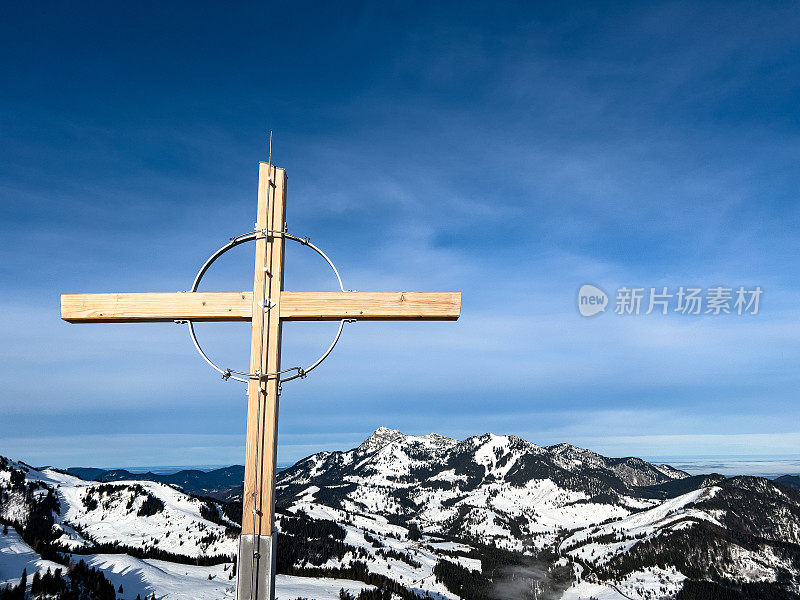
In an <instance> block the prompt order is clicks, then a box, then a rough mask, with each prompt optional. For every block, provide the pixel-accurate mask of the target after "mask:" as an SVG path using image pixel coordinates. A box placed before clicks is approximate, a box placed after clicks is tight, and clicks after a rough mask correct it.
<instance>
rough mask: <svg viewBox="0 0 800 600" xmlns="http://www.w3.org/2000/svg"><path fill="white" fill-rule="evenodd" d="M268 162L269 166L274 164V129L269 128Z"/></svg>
mask: <svg viewBox="0 0 800 600" xmlns="http://www.w3.org/2000/svg"><path fill="white" fill-rule="evenodd" d="M267 163H268V164H269V166H270V167H271V166H272V129H270V130H269V154H268V158H267ZM271 177H272V173H270V178H271Z"/></svg>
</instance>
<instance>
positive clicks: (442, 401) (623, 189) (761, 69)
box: [0, 2, 800, 466]
mask: <svg viewBox="0 0 800 600" xmlns="http://www.w3.org/2000/svg"><path fill="white" fill-rule="evenodd" d="M799 27H800V10H799V9H798V8H797V5H796V4H793V3H774V4H771V5H770V6H757V5H754V4H752V3H748V4H745V3H740V4H737V3H703V4H700V3H685V4H679V3H648V4H647V5H644V4H641V3H630V4H623V3H615V4H607V5H601V4H598V3H586V4H573V5H572V6H571V7H569V8H565V7H564V6H562V5H561V3H557V4H552V5H548V4H537V5H534V4H533V3H525V4H523V3H520V4H513V3H508V4H500V5H498V4H496V3H491V4H490V3H485V4H480V3H467V4H465V3H434V4H433V5H431V4H430V3H420V4H413V3H407V2H406V3H396V4H390V3H365V4H358V3H347V4H338V5H334V4H330V3H327V4H323V3H318V4H314V3H303V2H300V3H293V4H292V5H291V6H289V5H287V4H285V3H281V4H268V3H252V4H248V3H244V2H242V3H212V2H200V3H197V2H195V3H180V2H174V3H148V2H143V3H127V4H124V3H95V4H92V3H82V4H80V5H75V4H67V3H36V4H30V3H16V4H9V5H8V6H6V7H5V15H4V18H3V20H2V23H0V66H1V67H2V68H0V81H2V83H1V84H0V85H1V86H2V87H1V88H0V89H1V90H2V94H0V139H2V144H0V317H2V318H0V340H2V344H0V381H2V388H1V389H0V414H2V415H3V418H2V425H1V426H0V454H7V455H10V456H13V457H16V458H21V459H24V460H28V461H29V462H33V463H36V464H56V465H60V466H67V465H78V464H81V465H96V466H135V465H164V464H181V465H187V464H226V463H235V462H241V461H242V459H243V437H244V417H245V396H244V391H243V389H242V387H241V386H239V385H238V384H234V383H225V382H223V381H221V380H220V379H219V378H218V377H217V376H215V374H214V373H213V372H212V371H210V369H208V368H207V367H206V366H205V365H204V363H203V362H202V361H201V360H200V359H199V358H198V357H197V356H196V355H195V354H194V351H193V349H192V347H191V345H190V343H189V340H188V339H187V336H186V332H185V331H184V329H183V328H180V327H178V326H177V325H173V324H151V325H84V326H78V325H68V324H66V323H63V322H61V321H60V319H59V294H60V293H66V292H104V291H179V290H183V289H186V288H187V287H188V286H189V285H190V284H191V281H192V278H193V276H194V273H195V272H196V270H197V268H198V267H199V265H200V264H202V262H203V261H204V260H205V258H206V257H207V256H208V255H209V254H210V253H211V252H212V251H213V250H215V249H216V248H217V247H218V246H220V245H221V244H222V243H224V242H225V241H226V240H227V238H228V237H230V236H232V235H235V234H237V233H241V232H245V231H248V230H249V229H250V228H251V226H252V222H253V218H254V212H255V202H256V196H255V194H256V182H257V163H258V161H259V160H264V159H265V158H266V139H267V131H268V130H269V129H273V130H274V131H275V143H274V153H273V157H274V162H276V163H277V164H278V165H280V166H282V167H284V168H286V170H287V172H288V174H289V191H288V209H287V211H288V221H289V228H290V230H291V231H292V232H295V233H297V234H299V235H308V236H310V237H311V239H312V240H313V241H314V242H315V243H317V244H318V245H320V246H321V247H322V248H324V249H325V250H326V252H328V253H329V255H330V256H331V257H332V258H333V259H334V260H335V262H336V263H337V265H338V266H339V268H340V271H341V272H342V275H343V277H344V280H345V286H346V287H348V288H353V289H358V290H361V291H367V290H376V291H399V290H409V291H411V290H423V291H449V290H461V291H463V293H464V300H463V312H462V315H463V316H462V318H461V320H460V321H459V322H458V323H394V324H392V323H387V324H379V323H359V324H355V325H353V326H351V327H348V329H347V331H346V333H345V336H344V337H343V339H342V342H341V345H340V347H338V348H337V350H336V352H335V354H334V355H333V356H332V357H331V359H330V360H329V361H328V362H327V363H325V365H323V366H322V367H320V368H319V369H318V370H317V371H316V372H315V373H314V374H313V376H311V377H310V378H309V379H307V380H305V381H302V382H296V383H292V384H287V386H286V388H285V392H284V396H283V398H282V406H281V417H280V459H281V461H283V462H286V461H292V460H295V459H297V458H300V457H302V456H304V455H307V454H309V453H311V452H313V451H316V450H319V449H334V448H349V447H352V446H353V445H355V444H357V443H358V442H359V441H360V440H361V439H363V438H364V437H365V436H366V435H368V434H369V433H370V432H371V431H372V430H373V429H375V428H376V427H378V426H380V425H386V426H389V427H394V428H398V429H401V430H403V431H406V432H408V433H427V432H429V431H437V432H439V433H443V434H448V435H452V436H456V437H464V436H468V435H472V434H479V433H483V432H485V431H487V430H490V431H493V432H495V433H513V434H517V435H520V436H523V437H525V438H527V439H530V440H531V441H534V442H537V443H541V444H548V443H555V442H560V441H569V442H572V443H575V444H578V445H583V446H586V447H590V448H592V449H595V450H598V451H600V452H604V453H606V454H611V455H640V456H692V455H740V456H742V455H743V456H754V457H755V456H765V455H787V454H797V453H798V450H797V449H798V448H799V447H800V408H799V407H798V402H797V390H798V388H799V387H800V372H798V369H797V364H798V360H800V344H799V343H798V342H799V341H800V306H798V301H797V298H798V292H799V291H800V281H799V280H798V275H800V268H799V267H798V261H797V259H796V257H797V256H798V251H799V250H800V218H798V217H800V214H799V213H800V206H799V205H798V202H797V198H796V195H797V190H798V189H800V170H798V164H800V161H799V160H798V159H800V144H798V142H800V139H799V136H798V133H800V109H798V107H800V60H798V56H800V40H799V39H798V37H797V35H796V32H797V31H798V28H799ZM251 256H252V255H251V249H250V248H247V247H242V248H239V249H237V250H236V251H235V252H232V253H230V255H229V256H226V257H225V259H224V260H222V261H220V262H221V264H220V267H219V268H218V269H217V270H215V271H214V273H213V274H212V275H210V276H209V278H208V284H207V286H206V288H205V289H209V290H212V289H213V290H220V291H223V290H231V291H234V290H244V289H248V288H250V287H252V281H251V278H252V258H251ZM287 261H288V262H287V280H286V287H287V289H295V290H318V289H334V288H333V287H332V286H333V283H334V282H333V281H332V278H331V277H330V274H329V273H328V272H326V270H325V267H324V264H320V263H319V262H318V261H315V260H314V258H313V256H309V255H307V254H304V253H303V252H302V249H290V250H289V252H288V254H287ZM584 283H593V284H596V285H599V286H600V287H601V288H603V289H605V290H606V291H607V292H609V293H610V294H612V295H613V293H614V292H615V290H616V289H617V288H618V287H620V286H623V285H627V286H641V287H645V288H649V287H651V286H652V287H662V286H668V287H669V288H670V289H673V290H674V289H677V288H678V287H679V286H690V285H695V286H698V287H702V288H708V287H711V286H716V285H725V286H729V287H738V286H739V285H744V286H748V287H754V286H756V285H759V286H761V288H762V289H763V290H764V294H763V296H762V298H761V307H760V312H759V314H758V315H743V316H736V315H723V316H712V315H702V316H686V315H679V314H670V315H668V316H663V315H656V314H653V315H639V316H618V315H615V314H613V311H611V310H609V311H607V312H606V313H605V314H601V315H598V316H596V317H593V318H591V319H585V318H583V317H581V316H580V315H579V314H578V312H577V309H576V292H577V289H578V287H579V286H580V285H582V284H584ZM612 301H613V298H612ZM334 329H335V325H334V324H330V323H327V324H290V325H288V326H286V327H285V330H284V340H285V344H284V364H295V363H302V362H306V361H308V359H309V358H313V357H314V356H315V355H316V354H317V353H318V352H319V351H320V349H322V348H324V347H325V345H326V344H327V340H328V337H329V336H330V335H331V334H332V332H333V330H334ZM198 331H199V334H200V335H201V337H202V338H203V341H204V343H205V344H206V345H207V346H208V348H209V349H210V351H211V352H212V353H213V354H214V355H215V356H217V357H220V360H221V362H224V363H226V364H228V365H229V366H232V367H234V368H237V367H240V366H244V365H246V364H247V351H248V348H249V344H248V331H247V326H246V325H244V324H236V325H230V324H213V325H201V326H198Z"/></svg>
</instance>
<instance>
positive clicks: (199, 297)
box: [61, 292, 461, 323]
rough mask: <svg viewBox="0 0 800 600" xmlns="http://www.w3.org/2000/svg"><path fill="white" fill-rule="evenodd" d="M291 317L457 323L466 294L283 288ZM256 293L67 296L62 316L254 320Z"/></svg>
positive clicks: (285, 311) (284, 313) (284, 309)
mask: <svg viewBox="0 0 800 600" xmlns="http://www.w3.org/2000/svg"><path fill="white" fill-rule="evenodd" d="M280 310H281V318H282V319H283V320H285V321H338V320H340V319H358V320H363V321H414V320H422V321H425V320H427V321H455V320H456V319H458V317H459V315H460V314H461V293H460V292H444V293H427V292H282V293H281V302H280ZM252 311H253V293H252V292H194V293H192V292H178V293H143V294H128V293H123V294H64V295H62V296H61V318H62V319H64V320H65V321H69V322H70V323H146V322H152V323H156V322H165V321H167V322H168V321H175V320H182V319H190V320H192V321H249V320H251V318H252V314H253V313H252Z"/></svg>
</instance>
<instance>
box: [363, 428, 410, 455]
mask: <svg viewBox="0 0 800 600" xmlns="http://www.w3.org/2000/svg"><path fill="white" fill-rule="evenodd" d="M406 437H407V436H406V434H404V433H402V432H401V431H398V430H397V429H389V428H388V427H378V428H377V429H376V430H375V431H374V432H373V433H372V435H371V436H369V437H368V438H367V439H366V440H364V441H363V442H362V443H361V445H360V446H359V447H358V450H360V451H362V452H364V451H367V452H371V451H373V450H377V449H379V448H382V447H384V446H386V445H388V444H391V443H392V442H401V441H403V440H405V439H406Z"/></svg>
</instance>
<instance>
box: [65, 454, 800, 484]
mask: <svg viewBox="0 0 800 600" xmlns="http://www.w3.org/2000/svg"><path fill="white" fill-rule="evenodd" d="M639 458H642V459H643V460H646V461H647V462H650V463H656V464H664V463H665V464H668V465H670V466H672V467H675V468H676V469H680V470H682V471H686V472H687V473H689V474H691V475H700V474H704V473H720V474H722V475H725V476H727V477H733V476H735V475H753V476H757V477H767V478H769V479H774V478H776V477H780V476H781V475H800V454H787V455H772V456H769V455H767V456H763V457H753V456H744V455H718V456H714V455H707V456H649V457H648V456H640V457H639ZM238 464H241V463H238ZM293 464H294V463H291V462H287V463H279V464H278V470H279V471H280V470H283V469H287V468H289V467H291V466H292V465H293ZM236 465H237V463H234V464H219V465H143V466H128V467H118V466H114V467H95V466H94V465H88V466H87V465H74V466H72V467H69V468H77V467H83V468H98V469H106V470H112V469H125V470H127V471H130V472H131V473H147V472H152V473H158V474H161V475H167V474H170V473H176V472H178V471H183V470H189V469H197V470H200V471H213V470H214V469H223V468H225V467H231V466H236Z"/></svg>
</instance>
